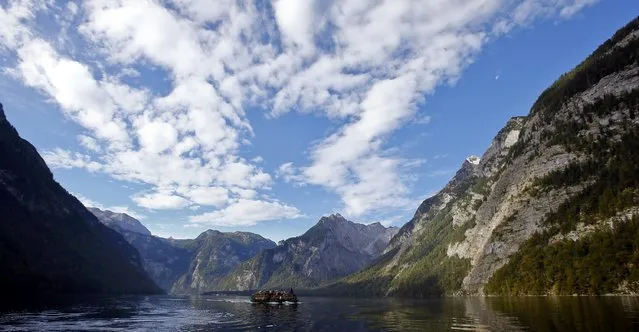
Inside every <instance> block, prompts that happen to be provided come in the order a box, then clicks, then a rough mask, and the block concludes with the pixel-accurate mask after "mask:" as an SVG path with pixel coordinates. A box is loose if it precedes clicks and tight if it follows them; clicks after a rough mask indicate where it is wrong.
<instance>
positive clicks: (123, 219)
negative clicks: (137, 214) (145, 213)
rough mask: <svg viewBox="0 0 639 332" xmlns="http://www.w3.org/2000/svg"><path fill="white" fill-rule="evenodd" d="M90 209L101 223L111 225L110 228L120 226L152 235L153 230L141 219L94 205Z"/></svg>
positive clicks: (129, 230)
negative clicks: (145, 225) (143, 223)
mask: <svg viewBox="0 0 639 332" xmlns="http://www.w3.org/2000/svg"><path fill="white" fill-rule="evenodd" d="M88 209H89V211H91V213H93V215H95V216H96V217H97V218H98V220H99V221H100V222H101V223H103V224H105V225H107V226H109V227H110V228H114V229H115V228H118V229H121V230H123V231H127V232H133V233H138V234H142V235H151V231H149V230H148V229H147V228H146V227H144V225H142V223H141V222H140V221H139V220H137V219H135V218H133V217H131V216H129V215H128V214H126V213H116V212H112V211H109V210H100V209H98V208H94V207H89V208H88Z"/></svg>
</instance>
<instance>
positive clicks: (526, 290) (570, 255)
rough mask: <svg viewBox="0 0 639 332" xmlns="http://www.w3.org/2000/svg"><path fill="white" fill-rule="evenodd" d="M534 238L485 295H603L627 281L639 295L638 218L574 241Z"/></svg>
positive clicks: (496, 276)
mask: <svg viewBox="0 0 639 332" xmlns="http://www.w3.org/2000/svg"><path fill="white" fill-rule="evenodd" d="M548 240H549V234H548V233H544V234H536V235H534V236H533V237H532V238H531V239H530V240H529V241H528V242H526V244H525V245H524V246H523V247H522V248H521V249H520V251H519V252H518V253H517V254H515V255H514V256H513V257H511V259H510V262H509V263H508V264H507V265H506V266H505V267H503V268H502V269H500V270H499V271H497V273H495V275H494V276H493V278H492V279H491V280H490V282H489V283H488V284H487V285H486V288H485V291H486V292H487V293H489V294H501V295H527V294H535V295H541V294H549V293H551V294H560V295H569V294H606V293H612V292H615V290H617V287H618V286H619V285H620V284H621V283H622V282H623V281H628V287H629V289H630V290H632V291H639V216H635V217H633V218H631V219H630V220H628V221H625V222H619V223H616V224H615V225H614V229H612V230H610V229H608V230H607V231H598V232H594V233H591V234H589V235H587V236H585V237H584V238H582V239H579V240H577V241H560V242H558V243H551V244H548Z"/></svg>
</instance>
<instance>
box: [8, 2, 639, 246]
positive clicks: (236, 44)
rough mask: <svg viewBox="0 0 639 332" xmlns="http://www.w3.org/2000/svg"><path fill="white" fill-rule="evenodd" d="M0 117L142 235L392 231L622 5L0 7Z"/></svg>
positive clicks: (615, 24)
mask: <svg viewBox="0 0 639 332" xmlns="http://www.w3.org/2000/svg"><path fill="white" fill-rule="evenodd" d="M0 4H1V5H2V8H1V9H0V45H1V48H0V63H1V64H2V73H1V74H0V88H1V89H0V102H2V103H3V104H4V106H5V111H6V113H7V116H8V118H9V120H10V121H11V122H12V123H13V124H14V125H15V126H16V127H17V129H18V130H19V131H20V133H21V134H22V136H23V137H25V138H26V139H28V140H29V141H31V142H32V143H33V144H34V145H35V146H36V147H37V148H38V150H39V151H40V153H41V154H42V155H43V156H44V158H45V160H46V161H47V163H48V164H49V166H50V167H51V168H52V170H53V172H54V175H55V177H56V179H57V180H58V181H59V182H60V183H61V184H62V185H63V186H64V187H65V188H67V189H68V190H69V191H70V192H72V193H73V194H75V195H76V196H77V197H78V198H80V199H81V200H82V201H83V202H84V203H85V204H86V205H89V206H97V207H101V208H108V209H111V210H114V211H118V212H127V213H129V214H131V215H133V216H135V217H138V218H139V219H140V220H141V221H142V222H143V223H144V224H145V225H147V227H148V228H149V229H150V230H151V231H152V232H153V233H154V234H157V235H161V236H174V237H181V238H184V237H195V236H196V235H197V234H199V233H200V232H202V231H204V230H206V229H209V228H213V229H219V230H221V231H234V230H245V231H251V232H256V233H259V234H262V235H264V236H266V237H269V238H271V239H273V240H280V239H283V238H287V237H290V236H294V235H298V234H301V233H302V232H303V231H304V230H306V229H307V228H309V227H310V226H311V225H312V224H314V223H315V222H316V221H317V219H318V218H319V217H320V216H321V215H324V214H329V213H333V212H340V213H342V214H343V215H344V216H346V217H347V218H349V219H350V220H353V221H358V222H364V223H370V222H376V221H380V222H382V223H385V224H387V225H389V224H392V225H397V226H401V225H402V224H403V223H405V222H407V221H408V220H409V219H410V217H411V216H412V214H413V213H414V211H415V209H416V208H417V206H418V205H419V203H420V202H421V201H422V200H423V199H424V198H426V197H428V196H429V195H432V194H433V193H434V192H436V191H437V190H439V189H440V188H441V187H442V186H443V185H445V184H446V182H447V181H448V180H449V179H450V178H451V177H452V176H453V175H454V173H455V171H456V170H457V169H458V168H459V166H460V165H461V164H462V162H463V161H464V159H465V158H466V157H468V156H469V155H472V154H476V155H481V154H482V153H483V151H484V150H485V149H486V148H487V147H488V145H489V144H490V141H491V139H492V137H493V136H494V135H495V134H496V132H497V131H498V130H499V129H500V128H501V127H502V126H503V125H504V123H505V122H506V121H507V119H508V118H509V117H511V116H515V115H525V114H527V113H528V111H529V108H530V106H531V105H532V103H533V102H534V100H535V98H536V96H537V95H538V94H539V93H540V92H541V91H542V90H543V89H544V88H545V87H547V86H548V85H550V84H551V83H552V82H553V81H554V80H555V79H556V78H557V77H558V76H559V75H560V74H561V73H563V72H565V71H567V70H570V69H571V68H572V67H574V66H575V65H576V64H578V63H579V62H580V61H581V60H583V59H584V58H585V57H586V56H587V55H588V54H589V53H590V52H592V51H593V50H594V49H595V48H596V46H598V45H599V44H601V43H602V42H603V41H605V40H606V39H607V38H608V37H610V36H611V34H612V33H613V32H614V31H615V30H617V29H618V28H619V27H621V26H623V25H624V24H625V23H627V22H628V21H630V20H631V19H632V18H634V17H635V16H636V15H637V14H639V1H631V0H607V1H603V0H602V1H597V0H423V1H420V0H376V1H372V0H306V1H304V0H274V1H260V0H258V1H242V0H216V1H211V0H166V1H151V0H147V1H145V0H130V1H127V0H120V1H118V0H87V1H68V2H66V1H47V0H11V1H7V0H0Z"/></svg>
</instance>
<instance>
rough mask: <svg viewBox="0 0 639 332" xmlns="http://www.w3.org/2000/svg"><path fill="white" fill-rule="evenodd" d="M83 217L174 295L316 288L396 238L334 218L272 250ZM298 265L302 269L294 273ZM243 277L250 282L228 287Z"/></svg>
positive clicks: (120, 219) (243, 239) (119, 218)
mask: <svg viewBox="0 0 639 332" xmlns="http://www.w3.org/2000/svg"><path fill="white" fill-rule="evenodd" d="M90 210H91V211H92V212H93V213H94V214H95V215H96V216H97V217H98V220H100V221H101V222H102V223H104V224H105V225H108V226H109V227H112V228H113V229H114V230H117V231H118V232H120V233H121V234H122V235H123V236H124V237H125V238H126V240H127V241H128V242H129V243H131V244H132V245H133V246H134V247H135V248H136V249H137V250H138V251H139V252H140V255H141V257H142V262H143V266H144V268H145V270H146V271H147V272H148V273H149V275H150V276H151V278H152V279H153V280H154V281H155V282H156V283H157V284H158V285H159V286H160V287H162V288H163V289H164V290H166V291H168V292H171V293H173V294H199V293H203V292H207V291H215V290H247V289H256V288H259V287H275V286H277V287H280V288H281V287H302V288H308V287H314V286H319V285H322V284H324V283H326V282H330V281H335V280H337V279H338V278H341V277H344V276H346V275H348V274H350V273H353V272H356V271H359V270H360V269H362V268H364V267H365V266H366V265H368V263H370V262H371V261H372V260H374V259H375V258H377V257H378V256H379V255H380V254H381V253H382V251H383V250H384V248H386V245H387V244H388V242H389V241H390V239H391V238H392V236H393V235H394V234H395V233H396V232H397V228H394V227H391V228H386V227H384V226H382V225H381V224H379V223H375V224H372V225H363V224H358V223H354V222H350V221H347V220H346V219H344V217H342V216H341V215H339V214H334V215H331V216H328V217H323V218H322V219H320V221H319V222H318V223H317V225H315V226H314V227H313V228H311V229H310V230H309V231H307V232H306V233H305V234H304V235H302V236H300V237H296V238H291V239H288V240H285V241H282V243H281V244H280V245H278V246H276V244H275V243H274V242H273V241H270V240H267V239H265V238H263V237H261V236H259V235H257V234H253V233H247V232H233V233H222V232H219V231H215V230H208V231H206V232H204V233H202V234H200V235H199V236H198V237H197V238H195V239H188V240H174V239H164V238H160V237H156V236H152V235H150V232H149V231H148V229H146V228H145V227H144V226H143V225H142V223H140V222H139V221H138V220H136V219H134V218H132V217H131V216H128V215H126V214H122V213H114V212H111V211H103V210H100V209H98V208H90ZM131 229H135V230H136V231H132V230H131ZM272 257H281V259H279V258H277V259H274V260H271V259H270V258H272ZM278 260H279V261H278ZM300 262H304V266H302V267H298V265H299V264H300ZM262 267H264V268H262ZM297 269H299V271H298V270H297ZM246 275H251V276H253V278H254V279H255V281H246V282H242V281H237V282H234V281H233V280H236V279H237V278H238V277H239V278H246V277H245V276H246ZM278 280H279V281H278ZM293 280H299V281H295V282H294V281H293ZM302 280H303V281H302Z"/></svg>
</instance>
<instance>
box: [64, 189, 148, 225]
mask: <svg viewBox="0 0 639 332" xmlns="http://www.w3.org/2000/svg"><path fill="white" fill-rule="evenodd" d="M71 194H72V195H73V196H75V198H77V199H78V200H79V201H80V202H81V203H82V205H84V206H85V207H94V208H98V209H100V210H109V211H111V212H116V213H126V214H128V215H129V216H131V217H133V218H135V219H138V220H144V219H146V216H145V215H143V214H140V213H138V212H137V211H135V210H133V209H131V208H130V207H128V206H121V205H116V206H108V207H107V206H104V204H102V203H99V202H97V201H94V200H92V199H90V198H87V197H86V196H84V195H82V194H78V193H71Z"/></svg>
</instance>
